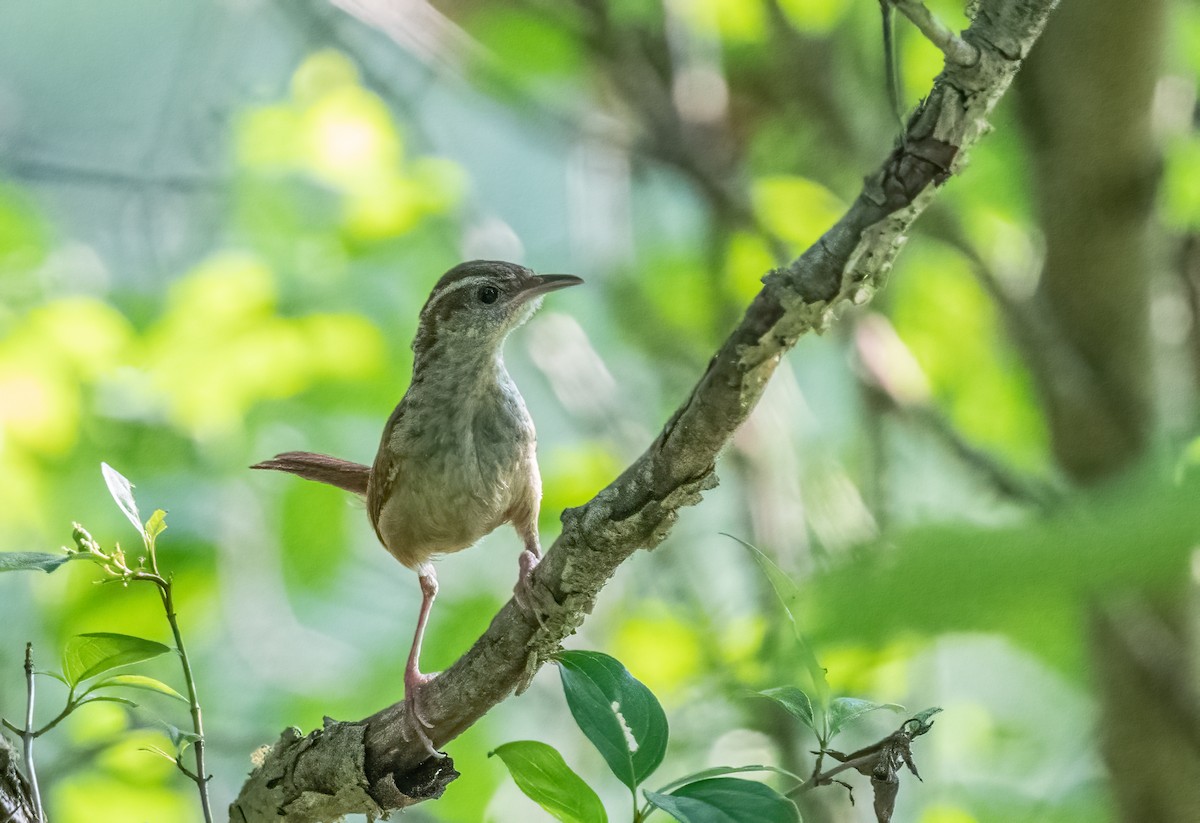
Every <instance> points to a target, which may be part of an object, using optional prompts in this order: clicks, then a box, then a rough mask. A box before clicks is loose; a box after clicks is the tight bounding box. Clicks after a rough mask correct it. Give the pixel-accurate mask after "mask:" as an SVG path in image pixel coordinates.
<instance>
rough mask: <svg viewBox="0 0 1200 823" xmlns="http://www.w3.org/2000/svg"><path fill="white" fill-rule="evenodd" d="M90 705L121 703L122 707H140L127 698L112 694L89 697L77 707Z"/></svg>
mask: <svg viewBox="0 0 1200 823" xmlns="http://www.w3.org/2000/svg"><path fill="white" fill-rule="evenodd" d="M88 703H120V704H121V705H122V706H128V707H129V708H131V709H136V708H137V707H138V704H137V703H134V702H133V701H132V700H130V699H129V698H127V697H116V696H114V695H111V694H98V695H96V696H95V697H89V698H88V699H87V700H80V701H79V702H78V703H77V704H76V705H77V706H86V705H87V704H88Z"/></svg>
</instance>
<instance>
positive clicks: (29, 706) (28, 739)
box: [21, 643, 46, 820]
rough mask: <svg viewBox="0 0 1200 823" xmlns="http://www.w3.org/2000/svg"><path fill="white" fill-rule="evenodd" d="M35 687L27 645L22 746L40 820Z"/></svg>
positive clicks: (44, 815) (30, 790)
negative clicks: (34, 741)
mask: <svg viewBox="0 0 1200 823" xmlns="http://www.w3.org/2000/svg"><path fill="white" fill-rule="evenodd" d="M34 697H35V692H34V686H33V644H32V643H26V644H25V729H24V731H22V732H21V745H22V748H23V749H24V755H25V777H26V779H28V780H29V793H30V795H32V797H33V808H34V811H35V812H37V819H38V820H45V819H46V812H45V811H43V809H42V792H41V790H40V789H39V788H38V780H37V768H36V767H35V766H34V763H33V740H34V738H35V737H36V735H35V734H34V733H33V703H34Z"/></svg>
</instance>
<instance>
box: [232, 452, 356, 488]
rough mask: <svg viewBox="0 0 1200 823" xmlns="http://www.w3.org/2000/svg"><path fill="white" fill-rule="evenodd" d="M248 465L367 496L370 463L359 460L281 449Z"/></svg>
mask: <svg viewBox="0 0 1200 823" xmlns="http://www.w3.org/2000/svg"><path fill="white" fill-rule="evenodd" d="M250 468H252V469H273V470H275V471H280V472H288V473H289V474H294V475H297V476H299V477H303V478H304V479H305V480H315V481H317V482H318V483H328V484H329V485H330V486H337V487H338V488H339V489H345V490H346V491H348V492H351V493H353V494H357V495H358V496H359V497H366V496H367V478H368V477H369V476H370V474H371V469H370V467H369V466H364V465H362V464H361V463H351V462H350V461H349V460H342V459H341V458H339V457H330V456H329V455H327V454H313V453H312V452H284V453H283V454H277V455H275V456H274V457H272V458H271V459H270V460H264V461H262V462H261V463H255V464H254V465H253V466H251V467H250Z"/></svg>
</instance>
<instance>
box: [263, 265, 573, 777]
mask: <svg viewBox="0 0 1200 823" xmlns="http://www.w3.org/2000/svg"><path fill="white" fill-rule="evenodd" d="M582 282H583V281H582V280H581V279H580V278H578V277H575V276H573V275H569V274H545V275H538V274H534V273H533V272H532V271H530V270H529V269H527V268H524V267H523V266H518V265H515V264H513V263H503V262H498V261H491V260H474V261H471V262H469V263H462V264H460V265H458V266H455V267H454V268H452V269H450V271H448V272H446V273H445V274H444V275H443V276H442V278H441V279H440V280H438V282H437V285H435V286H434V287H433V292H432V293H431V294H430V295H429V299H428V300H427V301H426V302H425V307H424V308H423V309H421V316H420V322H419V324H418V326H417V335H416V338H415V339H414V340H413V344H412V349H413V373H412V381H411V383H410V384H409V387H408V391H406V392H405V393H404V397H403V398H401V400H400V403H399V405H397V406H396V409H395V411H393V412H392V416H391V417H389V418H388V421H387V425H386V426H384V429H383V437H382V438H381V440H380V443H379V452H378V453H377V454H376V455H375V462H374V464H373V465H371V466H370V467H367V466H364V465H361V464H359V463H352V462H350V461H348V460H341V459H339V458H336V457H329V456H327V455H323V454H312V453H309V452H286V453H284V454H280V455H276V456H275V457H274V458H273V459H271V460H264V461H263V462H261V463H257V464H255V465H254V466H252V467H251V468H255V469H275V470H277V471H285V472H290V473H291V474H295V475H299V476H300V477H303V478H305V479H307V480H316V481H318V482H321V483H328V484H330V485H333V486H337V487H338V488H340V489H345V490H346V491H349V492H352V493H354V494H356V495H358V496H360V497H364V498H366V502H367V514H368V515H369V517H370V519H371V525H372V526H373V527H374V528H375V534H376V535H378V537H379V541H380V542H381V543H382V544H383V546H384V548H386V549H387V550H388V551H389V552H391V554H392V556H393V557H395V558H396V559H397V560H399V561H400V562H401V563H403V564H404V565H405V566H407V567H408V568H410V569H412V570H413V571H415V572H416V573H417V575H418V577H419V579H420V581H421V592H422V595H423V597H422V600H421V611H420V615H419V616H418V618H417V629H416V633H415V634H414V636H413V644H412V649H411V651H410V652H409V654H408V664H407V666H406V668H405V670H404V699H405V702H406V703H407V705H408V709H409V711H410V712H411V713H412V716H413V718H414V720H415V721H416V722H415V723H414V725H415V727H416V729H417V731H418V734H419V735H420V737H421V740H422V742H423V743H424V744H425V747H426V749H428V750H429V752H430V754H431V755H433V756H434V757H440V756H441V755H440V754H439V753H438V752H437V751H436V750H435V749H434V747H433V743H432V742H431V741H430V739H429V736H428V734H427V733H426V731H425V728H422V727H426V728H428V727H431V724H430V723H429V721H428V720H427V719H426V718H425V716H424V715H423V713H422V711H421V707H420V701H419V693H420V689H421V687H422V686H423V685H424V684H425V683H427V682H429V681H430V680H431V679H432V678H433V675H426V674H422V673H421V670H420V658H421V638H422V637H423V635H424V634H425V625H426V623H427V622H428V620H429V611H430V608H431V607H432V606H433V600H434V598H435V597H436V596H437V591H438V583H437V575H436V573H435V572H434V567H433V563H432V562H431V561H432V559H433V558H434V557H435V556H437V555H439V554H449V553H450V552H456V551H459V550H461V549H465V548H467V547H468V546H470V545H472V544H473V543H475V542H476V541H477V540H479V539H480V538H481V537H483V536H484V535H485V534H488V533H489V532H491V531H493V530H494V529H495V528H496V527H498V526H500V525H501V524H503V523H512V524H513V527H514V528H515V529H516V531H517V534H519V535H520V537H521V540H522V542H523V543H524V551H522V552H521V557H520V576H519V578H518V581H517V585H516V587H515V589H514V593H515V595H516V597H517V601H518V603H521V604H522V605H523V606H524V607H525V608H530V607H531V602H530V591H529V574H530V572H531V571H532V570H533V568H534V566H536V565H537V562H538V559H539V557H540V546H539V543H538V531H537V521H538V508H539V506H540V504H541V497H542V481H541V475H540V474H539V472H538V465H537V459H536V455H535V449H536V445H537V441H536V435H535V432H534V427H533V420H531V419H530V417H529V412H528V411H527V410H526V408H525V401H524V400H523V399H522V398H521V393H520V392H519V391H517V387H516V385H515V384H514V383H513V381H512V378H510V377H509V376H508V371H507V370H505V368H504V359H503V352H502V349H503V346H504V340H505V338H507V337H508V335H509V333H510V332H512V331H513V329H515V328H517V327H518V326H520V325H521V324H522V323H524V322H525V321H526V320H528V319H529V317H530V315H532V314H533V313H534V311H536V310H537V308H538V306H539V305H540V304H541V298H542V295H544V294H546V293H547V292H551V291H555V290H556V289H561V288H565V287H567V286H574V285H578V284H579V283H582Z"/></svg>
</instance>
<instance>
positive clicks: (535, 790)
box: [488, 740, 608, 823]
mask: <svg viewBox="0 0 1200 823" xmlns="http://www.w3.org/2000/svg"><path fill="white" fill-rule="evenodd" d="M493 754H494V755H496V756H497V757H499V758H500V759H501V760H502V761H504V765H505V766H507V767H508V771H509V773H510V774H511V775H512V778H513V782H515V783H516V784H517V788H519V789H520V790H521V791H522V792H524V793H525V796H526V797H528V798H529V799H530V800H532V801H533V802H534V803H537V804H538V805H539V806H541V807H542V808H543V809H545V810H546V811H547V812H549V813H550V814H551V815H552V816H553V817H555V818H556V819H557V820H561V821H563V823H608V815H607V814H606V813H605V811H604V804H603V803H601V802H600V798H599V797H598V796H597V795H596V792H595V791H594V790H593V789H592V787H591V786H589V785H588V784H587V783H585V782H584V781H583V778H581V777H580V776H579V775H578V774H576V773H575V772H574V771H572V770H571V767H570V766H568V765H567V763H566V761H565V760H563V758H562V755H561V754H559V753H558V750H557V749H555V748H554V747H553V746H550V745H547V744H546V743H539V742H538V741H536V740H518V741H516V742H514V743H505V744H504V745H503V746H500V747H499V748H497V749H496V750H495V751H494V752H489V753H488V757H491V756H492V755H493Z"/></svg>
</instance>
